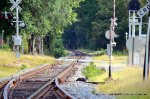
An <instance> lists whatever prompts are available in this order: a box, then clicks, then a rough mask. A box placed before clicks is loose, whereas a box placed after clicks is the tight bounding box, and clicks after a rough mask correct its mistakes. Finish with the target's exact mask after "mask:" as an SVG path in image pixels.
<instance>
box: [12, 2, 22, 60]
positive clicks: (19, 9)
mask: <svg viewBox="0 0 150 99" xmlns="http://www.w3.org/2000/svg"><path fill="white" fill-rule="evenodd" d="M10 2H11V3H12V4H13V5H12V7H11V8H10V10H11V11H13V10H14V9H15V8H16V21H15V22H16V36H14V37H15V38H14V44H15V46H16V57H17V58H20V53H19V47H20V45H21V41H22V40H21V38H20V36H19V23H20V21H19V11H21V10H22V8H21V7H20V6H19V4H20V3H21V2H22V0H16V1H14V0H10ZM15 42H17V43H15Z"/></svg>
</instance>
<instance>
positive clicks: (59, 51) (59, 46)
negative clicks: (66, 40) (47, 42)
mask: <svg viewBox="0 0 150 99" xmlns="http://www.w3.org/2000/svg"><path fill="white" fill-rule="evenodd" d="M51 53H52V55H54V56H55V57H56V58H58V57H61V56H65V49H64V46H63V42H62V39H55V40H54V41H53V43H52V50H51Z"/></svg>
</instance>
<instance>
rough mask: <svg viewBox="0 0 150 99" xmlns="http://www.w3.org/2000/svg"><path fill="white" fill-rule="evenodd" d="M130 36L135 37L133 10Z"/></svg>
mask: <svg viewBox="0 0 150 99" xmlns="http://www.w3.org/2000/svg"><path fill="white" fill-rule="evenodd" d="M132 37H135V11H133V17H132Z"/></svg>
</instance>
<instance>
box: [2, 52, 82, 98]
mask: <svg viewBox="0 0 150 99" xmlns="http://www.w3.org/2000/svg"><path fill="white" fill-rule="evenodd" d="M81 57H82V56H81V55H80V56H77V57H76V61H74V62H63V63H61V64H60V63H59V64H54V65H49V66H45V67H43V68H39V69H37V70H34V71H32V72H29V73H26V74H23V75H21V76H19V77H16V78H15V79H13V80H11V81H9V83H7V85H6V86H5V87H4V86H3V88H5V89H4V92H3V97H1V98H4V99H73V98H74V97H72V96H71V95H69V94H68V93H67V92H65V91H64V90H63V89H61V88H60V87H59V83H62V82H64V81H65V80H66V79H67V77H68V76H69V75H70V74H71V72H72V71H73V70H74V67H75V65H77V63H78V60H79V59H80V58H81ZM5 84H6V83H5ZM5 84H4V85H5ZM1 92H2V91H1ZM1 96H2V95H1Z"/></svg>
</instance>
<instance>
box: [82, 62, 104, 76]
mask: <svg viewBox="0 0 150 99" xmlns="http://www.w3.org/2000/svg"><path fill="white" fill-rule="evenodd" d="M104 72H105V69H99V68H97V67H96V65H94V63H93V62H91V63H90V65H88V66H87V67H85V68H84V69H83V71H82V73H83V74H84V76H85V77H86V78H92V77H95V76H98V75H100V74H103V73H104Z"/></svg>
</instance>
